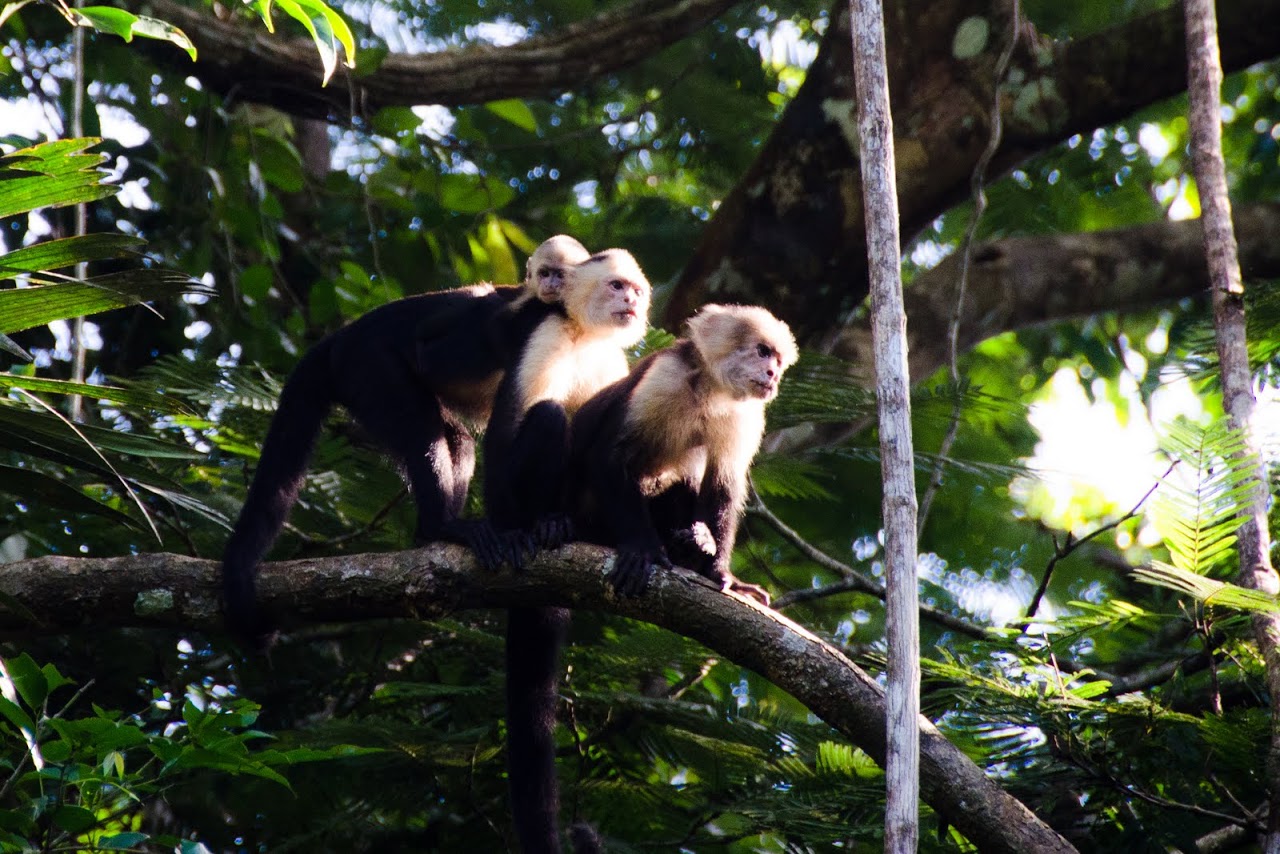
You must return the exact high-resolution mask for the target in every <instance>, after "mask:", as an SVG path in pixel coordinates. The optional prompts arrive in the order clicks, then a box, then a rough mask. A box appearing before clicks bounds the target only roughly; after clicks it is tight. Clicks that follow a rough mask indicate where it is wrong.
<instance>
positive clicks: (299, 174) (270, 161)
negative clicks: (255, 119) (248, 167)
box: [253, 128, 303, 193]
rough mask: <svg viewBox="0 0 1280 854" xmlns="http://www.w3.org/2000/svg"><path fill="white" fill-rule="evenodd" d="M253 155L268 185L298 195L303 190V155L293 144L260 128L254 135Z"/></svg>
mask: <svg viewBox="0 0 1280 854" xmlns="http://www.w3.org/2000/svg"><path fill="white" fill-rule="evenodd" d="M253 153H254V160H255V161H257V164H258V168H259V169H261V170H262V177H263V178H264V179H266V181H267V183H269V184H271V185H273V186H275V187H279V188H280V189H281V190H284V191H285V192H286V193H296V192H298V191H299V190H301V189H302V185H303V169H302V155H301V154H299V153H298V149H297V148H295V147H294V146H293V144H292V143H289V142H286V141H285V140H283V139H280V138H279V137H278V136H274V135H272V134H271V132H270V131H267V130H264V129H261V128H259V129H257V130H255V131H254V135H253Z"/></svg>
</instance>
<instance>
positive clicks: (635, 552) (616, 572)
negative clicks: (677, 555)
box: [609, 546, 671, 596]
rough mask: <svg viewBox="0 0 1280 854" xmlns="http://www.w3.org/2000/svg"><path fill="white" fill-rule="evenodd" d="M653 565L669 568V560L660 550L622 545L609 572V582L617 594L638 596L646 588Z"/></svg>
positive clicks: (651, 575) (651, 574)
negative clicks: (653, 550) (654, 550)
mask: <svg viewBox="0 0 1280 854" xmlns="http://www.w3.org/2000/svg"><path fill="white" fill-rule="evenodd" d="M655 565H657V566H661V567H663V568H665V569H670V568H671V561H670V560H668V559H667V556H666V554H664V553H663V552H661V551H659V552H656V553H655V552H652V551H647V550H645V549H636V548H629V547H627V546H623V547H621V548H619V549H618V557H617V559H616V560H615V562H614V564H613V571H612V572H610V573H609V584H610V585H612V587H613V589H614V592H616V593H617V594H618V595H619V596H639V595H640V594H641V593H643V592H644V591H645V590H646V589H648V587H649V581H650V580H651V579H652V578H653V568H654V566H655Z"/></svg>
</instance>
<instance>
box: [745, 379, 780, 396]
mask: <svg viewBox="0 0 1280 854" xmlns="http://www.w3.org/2000/svg"><path fill="white" fill-rule="evenodd" d="M751 388H752V389H753V390H754V391H755V393H756V397H759V398H761V399H763V400H768V399H770V398H771V397H773V396H774V395H775V394H777V393H778V381H777V380H752V381H751Z"/></svg>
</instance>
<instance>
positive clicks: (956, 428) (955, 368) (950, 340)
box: [916, 0, 1022, 532]
mask: <svg viewBox="0 0 1280 854" xmlns="http://www.w3.org/2000/svg"><path fill="white" fill-rule="evenodd" d="M1021 22H1022V8H1021V6H1020V0H1013V17H1012V19H1011V20H1010V22H1009V43H1008V44H1006V45H1005V46H1004V50H1003V51H1002V52H1001V53H1000V58H999V60H997V62H996V67H995V71H994V73H993V86H992V104H991V133H990V134H989V135H988V137H987V147H986V148H984V149H983V150H982V154H981V156H979V157H978V162H977V163H975V164H974V165H973V174H972V176H971V177H970V179H969V184H970V188H971V189H970V192H971V195H972V198H973V216H971V217H969V225H968V227H967V228H966V229H965V233H964V242H963V244H962V247H961V250H960V252H961V255H960V276H959V279H958V281H957V282H956V304H955V309H954V310H953V311H952V314H951V323H950V324H949V325H948V327H947V361H948V367H949V369H950V374H951V384H952V386H953V387H955V388H956V389H958V388H959V386H960V319H961V317H963V316H964V298H965V294H966V292H967V291H968V288H969V267H970V265H971V264H972V261H973V243H974V241H975V240H976V239H977V236H978V224H979V223H980V222H981V221H982V215H983V214H984V213H986V210H987V193H986V189H985V184H986V180H987V179H986V175H987V168H988V167H989V166H990V165H991V160H992V159H993V158H994V157H995V156H996V152H997V151H998V150H999V149H1000V139H1001V137H1002V136H1003V132H1004V120H1003V116H1002V114H1001V111H1000V84H1001V83H1002V82H1003V81H1004V77H1005V74H1006V73H1007V72H1008V70H1009V63H1010V62H1011V61H1012V59H1013V51H1014V48H1016V47H1017V46H1018V31H1019V29H1020V24H1021ZM962 408H963V407H962V401H961V396H960V395H959V394H957V395H956V399H955V402H954V403H953V404H952V407H951V424H950V426H948V427H947V434H946V435H945V436H944V437H943V438H942V444H941V445H939V446H938V457H937V462H935V463H934V466H933V473H932V474H931V475H930V476H929V485H928V487H926V488H925V491H924V495H923V496H922V497H921V499H920V517H919V521H918V523H917V525H916V530H917V532H923V531H924V526H925V523H926V522H927V521H928V520H929V510H930V509H932V507H933V499H934V496H936V495H937V494H938V490H939V489H940V488H941V487H942V475H943V472H944V471H945V470H946V467H947V455H948V454H949V453H951V447H952V446H953V445H954V444H955V441H956V436H957V435H959V433H960V414H961V409H962Z"/></svg>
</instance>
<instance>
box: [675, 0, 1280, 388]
mask: <svg viewBox="0 0 1280 854" xmlns="http://www.w3.org/2000/svg"><path fill="white" fill-rule="evenodd" d="M886 5H887V6H889V7H891V11H886V28H887V30H888V50H889V57H888V60H889V79H890V81H891V85H892V87H893V91H892V96H893V115H894V125H895V140H894V145H895V148H896V150H897V152H898V199H899V205H900V212H901V217H902V226H903V234H904V235H912V234H914V233H916V232H917V231H919V230H920V229H921V228H922V227H923V226H925V225H927V224H928V223H929V222H931V221H932V220H933V219H934V218H935V217H937V216H938V214H939V213H940V212H941V211H944V210H946V209H947V208H948V207H950V206H951V205H952V204H954V203H955V202H957V201H959V200H960V199H962V198H963V197H964V195H965V192H966V186H967V183H968V180H969V177H970V175H971V174H972V172H973V168H974V165H975V164H976V163H977V161H978V158H979V157H980V155H981V153H982V148H983V145H984V144H985V143H986V140H987V138H988V135H989V131H988V124H989V122H990V117H989V115H988V114H989V112H990V110H989V107H988V105H989V104H990V103H991V99H992V97H994V91H995V71H996V64H997V59H998V57H999V54H1000V51H1001V49H1002V48H1003V46H1004V41H1003V40H1004V39H1005V38H1007V33H1008V26H1007V23H1008V19H1009V12H1010V6H1011V0H896V2H891V3H888V4H886ZM845 6H846V3H845V2H844V0H837V2H835V4H834V8H833V11H832V14H831V26H829V27H828V31H827V33H826V36H825V38H824V41H823V44H822V48H821V50H820V51H819V55H818V58H817V60H816V61H815V62H814V64H813V66H812V67H811V68H810V69H809V73H808V76H807V77H806V79H805V83H804V85H803V86H802V87H801V89H800V91H799V92H798V93H797V95H796V97H795V98H794V99H793V100H792V102H791V103H790V104H789V105H788V106H787V109H786V110H785V112H784V113H783V115H782V117H781V119H780V120H779V121H778V123H777V125H776V126H775V128H774V131H773V134H772V136H771V137H770V138H769V140H768V141H767V142H766V143H765V146H764V148H763V149H762V150H761V153H760V156H759V158H758V159H757V160H756V162H755V163H754V164H752V166H751V168H750V169H749V170H748V172H747V174H746V175H745V176H744V177H743V179H742V180H741V181H740V182H739V183H738V185H737V186H736V187H735V188H734V190H733V191H732V192H731V193H730V194H729V195H728V196H727V197H726V198H725V199H724V201H723V202H722V203H721V205H720V207H719V208H718V209H717V211H716V215H715V217H714V218H713V219H712V221H711V223H710V224H709V225H708V226H707V228H706V229H705V230H704V232H703V235H702V238H701V240H700V242H699V245H698V247H697V249H696V251H695V253H694V255H693V257H692V259H691V260H690V262H689V264H688V265H687V266H686V268H685V270H684V273H683V275H682V276H681V279H680V281H679V282H678V284H677V285H676V289H675V293H674V295H673V297H672V299H671V301H670V302H669V303H668V306H667V309H666V312H665V315H664V318H663V321H664V325H665V326H667V327H668V328H673V327H674V325H675V324H677V323H678V322H679V321H681V320H683V319H684V318H685V317H687V316H688V315H689V314H691V313H692V312H693V310H694V309H696V308H697V307H698V306H699V305H702V304H703V303H705V302H708V301H728V302H746V303H754V302H762V303H765V304H767V305H770V306H774V307H775V308H776V309H777V310H779V312H780V313H781V314H782V316H783V318H784V319H785V320H786V321H787V322H788V323H789V324H791V326H792V328H793V329H796V330H797V332H798V334H800V335H801V336H802V337H805V338H807V339H809V340H813V339H814V338H817V337H821V336H822V335H823V334H824V333H826V332H827V331H829V330H830V329H831V327H832V318H836V317H843V316H847V315H848V313H849V312H850V311H851V310H852V309H853V308H855V307H856V306H858V305H860V304H861V303H862V301H863V299H864V298H865V297H866V295H867V267H866V258H867V255H866V246H865V241H864V238H863V233H862V232H863V210H862V201H861V194H862V192H861V178H860V176H859V174H858V173H859V167H858V161H857V154H856V152H857V144H856V133H855V131H854V128H853V122H852V120H851V118H850V117H851V116H852V115H853V109H854V102H853V82H852V80H851V79H850V73H849V65H850V59H849V50H850V47H849V46H850V41H851V39H850V35H849V19H848V15H847V14H846V13H845V8H844V7H845ZM1219 6H1220V7H1221V9H1220V22H1219V27H1220V30H1221V33H1222V46H1223V64H1224V66H1226V67H1227V69H1228V70H1238V69H1241V68H1244V67H1246V66H1248V65H1250V64H1252V63H1256V62H1259V61H1262V60H1264V59H1270V58H1272V57H1275V56H1277V55H1280V15H1275V14H1273V13H1274V6H1273V2H1272V0H1224V2H1221V3H1219ZM970 19H977V20H981V21H983V22H985V23H987V24H988V25H989V27H988V28H989V32H990V33H991V36H990V38H989V39H988V42H987V44H986V45H985V46H984V48H983V50H982V52H981V53H980V54H978V55H976V56H973V57H971V58H968V59H958V58H956V57H955V56H954V55H953V50H952V46H953V39H954V37H955V34H956V32H957V30H958V29H959V28H960V27H961V25H962V23H964V22H967V21H969V20H970ZM1183 31H1184V25H1183V21H1182V15H1181V8H1180V6H1179V5H1178V4H1174V5H1173V6H1171V7H1170V8H1168V9H1164V10H1162V11H1159V12H1156V13H1153V14H1150V15H1146V16H1143V17H1139V18H1135V19H1133V20H1130V21H1125V22H1123V23H1121V24H1119V25H1117V26H1116V27H1114V28H1112V29H1109V30H1105V31H1103V32H1100V33H1096V34H1092V35H1088V36H1084V37H1082V38H1079V39H1074V40H1072V41H1069V42H1054V41H1052V40H1050V39H1047V38H1045V37H1043V36H1040V35H1038V34H1036V33H1034V32H1030V33H1027V34H1026V35H1025V36H1024V37H1023V38H1021V39H1020V40H1019V46H1018V48H1017V50H1016V51H1015V54H1014V60H1013V66H1012V68H1011V70H1010V72H1009V74H1010V78H1011V79H1015V78H1016V79H1018V80H1020V81H1021V82H1020V83H1019V84H1018V85H1014V86H1009V87H1008V88H1007V89H1006V90H1005V92H1004V105H1005V107H1004V124H1005V134H1004V138H1003V141H1002V143H1001V146H1000V149H999V151H998V152H997V154H996V157H995V160H994V162H993V164H992V173H993V174H999V173H1001V172H1003V171H1005V170H1007V169H1009V168H1011V167H1012V166H1013V165H1014V164H1016V163H1018V162H1020V161H1022V160H1024V159H1025V158H1027V157H1028V156H1029V155H1031V154H1034V153H1036V152H1038V151H1041V150H1043V149H1045V148H1047V147H1048V146H1050V145H1052V144H1054V143H1057V142H1059V141H1061V140H1064V139H1066V138H1067V137H1069V136H1071V135H1072V134H1074V133H1084V132H1088V131H1090V130H1092V129H1094V128H1096V127H1099V126H1102V125H1105V124H1107V123H1109V122H1114V121H1117V120H1119V119H1121V118H1124V117H1125V116H1128V115H1130V114H1131V113H1132V112H1133V111H1134V110H1136V109H1138V108H1139V107H1141V106H1144V105H1147V104H1151V103H1153V102H1155V101H1157V100H1160V99H1162V98H1167V97H1169V96H1172V95H1174V94H1177V93H1178V92H1181V91H1183V90H1184V89H1185V87H1186V67H1185V61H1184V51H1183V49H1182V38H1183V36H1182V34H1183ZM1134 45H1143V49H1142V50H1141V51H1135V50H1134V49H1133V46H1134ZM918 285H919V283H917V286H918ZM980 287H981V283H980V282H976V281H975V282H971V283H970V290H971V291H972V292H975V293H976V292H977V291H978V290H979V288H980ZM948 291H950V289H948ZM947 299H948V300H949V301H950V304H954V300H953V298H952V296H950V295H949V296H948V297H947ZM908 308H910V306H908ZM910 316H911V324H912V325H913V326H914V324H915V316H914V315H910ZM912 334H913V336H914V335H915V334H916V333H915V332H914V330H913V331H912ZM963 334H964V333H963V331H962V335H963ZM941 337H942V338H943V339H945V333H944V334H943V335H942V336H941ZM868 352H869V351H868ZM912 357H913V363H912V366H911V372H912V375H913V376H917V377H919V376H922V375H923V374H921V373H920V372H918V371H917V370H916V366H915V364H914V359H915V353H914V351H913V353H912ZM925 373H926V374H927V372H925Z"/></svg>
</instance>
